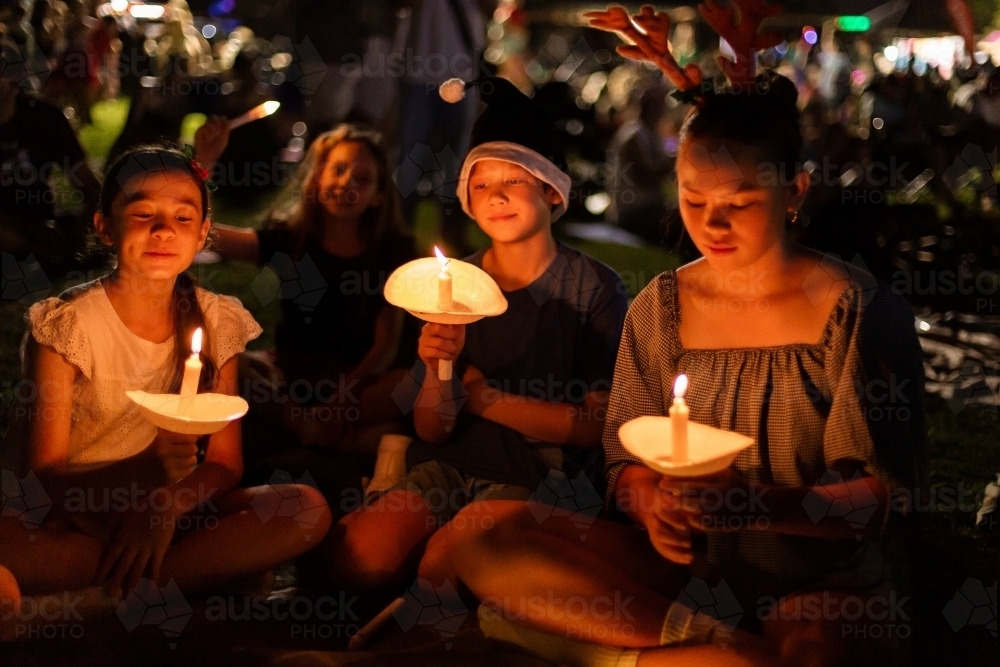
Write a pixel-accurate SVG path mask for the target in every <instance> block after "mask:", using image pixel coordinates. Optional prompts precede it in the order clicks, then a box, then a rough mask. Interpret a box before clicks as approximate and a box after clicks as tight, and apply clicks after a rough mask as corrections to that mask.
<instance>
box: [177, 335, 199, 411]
mask: <svg viewBox="0 0 1000 667" xmlns="http://www.w3.org/2000/svg"><path fill="white" fill-rule="evenodd" d="M200 378H201V327H198V328H197V329H195V330H194V334H193V335H192V336H191V356H190V357H188V359H187V361H185V362H184V379H183V381H181V396H192V395H194V394H197V393H198V380H199V379H200Z"/></svg>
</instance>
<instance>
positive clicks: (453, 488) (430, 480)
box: [389, 461, 531, 526]
mask: <svg viewBox="0 0 1000 667" xmlns="http://www.w3.org/2000/svg"><path fill="white" fill-rule="evenodd" d="M395 489H406V490H407V491H412V492H413V493H416V494H417V495H419V496H421V497H423V499H424V500H425V501H426V502H427V505H428V506H430V508H431V511H432V512H433V513H434V516H435V517H436V518H437V520H438V525H439V526H440V525H443V524H445V523H447V522H448V521H451V519H452V517H454V516H455V515H456V514H457V513H458V511H459V510H460V509H462V508H463V507H465V506H466V505H468V504H469V503H472V502H475V501H477V500H527V499H528V497H529V496H531V491H529V490H528V489H526V488H525V487H523V486H515V485H513V484H498V483H496V482H493V481H492V480H488V479H483V478H481V477H472V476H470V475H464V474H462V473H461V472H459V471H458V470H457V469H456V468H453V467H452V466H450V465H448V464H447V463H441V462H440V461H426V462H424V463H420V464H417V465H415V466H414V467H413V468H411V469H410V472H409V473H408V474H407V475H406V477H404V478H403V479H401V480H400V481H399V483H398V484H396V485H395V486H394V487H392V488H391V489H389V491H392V490H395Z"/></svg>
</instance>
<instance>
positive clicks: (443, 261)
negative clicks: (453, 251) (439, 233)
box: [434, 246, 450, 269]
mask: <svg viewBox="0 0 1000 667" xmlns="http://www.w3.org/2000/svg"><path fill="white" fill-rule="evenodd" d="M434 254H435V255H437V258H438V261H439V262H441V268H442V269H443V268H444V267H446V266H448V262H449V261H450V260H449V259H448V258H447V257H445V256H444V253H443V252H441V250H440V249H438V247H437V246H434Z"/></svg>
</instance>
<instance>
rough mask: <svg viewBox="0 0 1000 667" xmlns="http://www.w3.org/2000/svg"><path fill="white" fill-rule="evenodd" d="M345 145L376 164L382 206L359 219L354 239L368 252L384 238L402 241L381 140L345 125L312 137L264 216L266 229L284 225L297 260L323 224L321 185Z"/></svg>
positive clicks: (402, 231)
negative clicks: (356, 148) (349, 144)
mask: <svg viewBox="0 0 1000 667" xmlns="http://www.w3.org/2000/svg"><path fill="white" fill-rule="evenodd" d="M345 141H350V142H357V143H360V144H363V145H364V146H365V148H367V149H368V152H369V153H371V156H372V159H374V161H375V165H376V169H377V172H378V174H377V176H376V183H377V185H378V192H379V193H380V194H381V195H382V202H381V204H379V205H378V206H371V207H369V208H368V209H366V210H365V212H364V213H363V214H362V216H361V224H360V225H359V227H358V233H359V234H360V235H361V240H362V241H364V243H365V246H366V247H368V248H371V247H374V246H377V245H379V244H380V243H381V242H382V240H383V239H384V238H398V237H401V236H406V235H407V232H406V231H405V227H404V225H403V206H402V203H401V202H400V199H399V194H398V192H397V191H396V186H395V184H394V183H393V181H392V173H391V172H390V170H389V156H388V153H387V151H386V148H385V144H384V142H383V140H382V135H381V134H379V133H378V132H375V131H374V130H368V129H364V128H361V127H358V126H356V125H351V124H349V123H342V124H340V125H338V126H337V127H335V128H333V129H332V130H330V131H329V132H324V133H323V134H321V135H319V136H318V137H316V139H315V141H313V142H312V144H311V145H310V146H309V150H308V151H307V152H306V157H305V159H304V160H303V161H302V164H301V166H300V167H299V168H298V170H297V173H296V175H295V178H294V179H293V180H292V181H291V182H290V183H289V184H288V185H287V186H286V187H285V188H284V189H283V191H282V193H281V194H280V195H279V196H278V200H277V202H276V203H275V204H274V206H272V207H271V210H270V211H268V214H267V218H268V221H267V223H266V224H267V226H270V227H273V226H277V225H287V226H288V227H289V228H290V229H291V230H292V234H293V237H294V239H295V242H294V244H293V247H294V248H295V254H296V255H297V256H301V254H302V253H303V252H304V249H305V247H306V245H307V244H308V243H309V242H310V241H315V240H317V239H318V238H319V236H320V231H321V225H322V224H323V223H322V221H323V202H322V197H321V195H320V192H319V179H320V176H321V175H322V173H323V169H324V168H325V166H326V162H327V160H328V159H329V158H330V153H331V152H332V151H333V149H334V148H335V147H336V146H337V145H338V144H340V143H343V142H345Z"/></svg>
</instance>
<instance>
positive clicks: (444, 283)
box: [434, 246, 453, 311]
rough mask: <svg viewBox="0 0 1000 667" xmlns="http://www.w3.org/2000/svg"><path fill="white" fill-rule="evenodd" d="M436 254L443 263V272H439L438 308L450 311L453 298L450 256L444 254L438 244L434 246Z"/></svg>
mask: <svg viewBox="0 0 1000 667" xmlns="http://www.w3.org/2000/svg"><path fill="white" fill-rule="evenodd" d="M434 254H435V255H437V258H438V262H440V264H441V273H439V274H438V279H437V283H438V310H441V311H448V310H451V309H452V305H453V304H452V298H451V273H450V272H449V271H448V258H447V257H445V256H444V253H442V252H441V251H440V250H438V248H437V246H434Z"/></svg>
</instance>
